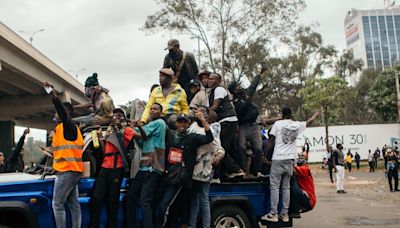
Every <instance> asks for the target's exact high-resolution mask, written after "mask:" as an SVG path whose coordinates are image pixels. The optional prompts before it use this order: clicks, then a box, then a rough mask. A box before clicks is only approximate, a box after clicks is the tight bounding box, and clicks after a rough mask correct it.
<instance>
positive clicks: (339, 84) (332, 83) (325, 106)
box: [300, 76, 347, 150]
mask: <svg viewBox="0 0 400 228" xmlns="http://www.w3.org/2000/svg"><path fill="white" fill-rule="evenodd" d="M345 88H347V82H346V81H345V80H344V79H343V78H341V77H339V76H334V77H330V78H324V79H309V80H307V81H306V84H305V87H304V88H303V89H302V90H301V91H300V93H301V94H302V96H303V97H304V101H305V104H304V106H305V107H306V108H307V109H310V110H315V109H322V114H323V122H324V125H325V144H326V149H327V150H328V146H329V145H328V133H329V132H328V126H329V124H331V123H333V122H334V117H335V115H331V114H332V113H334V112H332V111H331V110H333V111H335V108H336V107H338V106H339V105H340V100H341V99H342V98H343V96H344V94H345V92H346V90H345Z"/></svg>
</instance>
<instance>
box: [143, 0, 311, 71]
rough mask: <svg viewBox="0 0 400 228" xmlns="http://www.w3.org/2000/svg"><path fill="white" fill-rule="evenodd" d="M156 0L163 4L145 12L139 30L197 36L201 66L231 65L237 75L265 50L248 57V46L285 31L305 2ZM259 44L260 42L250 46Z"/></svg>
mask: <svg viewBox="0 0 400 228" xmlns="http://www.w3.org/2000/svg"><path fill="white" fill-rule="evenodd" d="M157 3H158V4H159V5H160V6H161V10H159V11H157V12H155V13H154V14H153V15H150V16H148V17H147V20H146V22H145V24H144V26H143V30H145V31H148V32H159V31H160V29H161V30H164V31H167V32H171V31H174V32H178V33H181V34H185V35H189V36H191V37H195V38H198V39H200V40H201V41H202V43H203V44H204V46H205V47H206V50H205V52H203V53H204V54H205V55H204V56H203V57H205V58H206V59H207V61H205V63H206V64H205V66H208V67H210V68H211V69H212V70H214V71H215V70H217V69H219V70H221V74H222V76H224V73H225V71H229V72H230V73H231V74H233V75H231V76H232V77H234V75H235V74H238V75H237V77H241V76H242V75H241V74H240V73H242V72H245V71H248V70H249V69H251V68H250V67H251V66H252V64H253V65H254V64H255V63H254V61H258V60H259V59H264V58H265V56H260V57H257V58H253V57H251V55H252V52H251V50H253V51H254V50H255V51H258V50H262V49H263V47H265V45H267V44H268V43H267V42H265V41H268V40H271V39H279V38H280V37H283V36H285V35H287V34H288V32H289V31H291V30H292V29H293V28H294V27H295V25H296V21H297V19H298V16H299V13H300V12H302V10H303V9H304V8H305V3H304V1H303V0H274V1H266V0H158V1H157ZM254 45H255V46H254ZM259 45H261V46H263V47H261V49H259V48H256V49H254V47H256V46H259ZM246 49H247V51H246V52H245V53H243V54H242V55H241V56H240V58H239V59H238V58H237V57H238V56H232V51H234V50H238V51H244V50H246ZM235 55H236V53H235ZM257 55H262V52H260V53H258V54H257ZM246 56H249V58H246ZM225 59H228V62H226V61H225ZM249 61H250V62H251V63H249V64H248V63H247V62H249ZM226 65H227V66H226ZM235 67H236V68H235Z"/></svg>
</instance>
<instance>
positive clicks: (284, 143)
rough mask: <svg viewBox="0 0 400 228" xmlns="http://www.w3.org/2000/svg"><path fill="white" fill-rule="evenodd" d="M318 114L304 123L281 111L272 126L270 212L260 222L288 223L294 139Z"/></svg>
mask: <svg viewBox="0 0 400 228" xmlns="http://www.w3.org/2000/svg"><path fill="white" fill-rule="evenodd" d="M319 114H320V113H319V112H315V113H314V115H313V116H312V117H311V118H310V119H308V120H307V121H306V122H299V121H294V120H292V109H290V108H287V107H285V108H283V109H282V120H278V121H276V122H275V123H274V125H273V126H272V129H271V131H270V137H269V140H270V141H271V143H273V144H274V152H273V155H272V165H271V173H270V176H269V178H270V192H271V210H270V211H269V213H268V214H266V215H264V216H263V217H261V219H262V220H266V221H270V222H278V219H279V218H280V219H281V220H282V221H283V222H289V215H288V209H289V202H290V178H291V176H292V174H293V164H294V159H295V154H296V152H297V145H296V139H297V137H298V135H299V134H301V133H302V132H303V131H304V130H305V129H306V127H307V126H310V125H311V123H312V122H314V120H315V119H316V118H317V117H318V116H319ZM280 188H281V189H282V202H283V206H282V210H281V212H280V214H279V218H278V202H279V189H280Z"/></svg>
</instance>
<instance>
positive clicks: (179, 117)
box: [176, 113, 190, 122]
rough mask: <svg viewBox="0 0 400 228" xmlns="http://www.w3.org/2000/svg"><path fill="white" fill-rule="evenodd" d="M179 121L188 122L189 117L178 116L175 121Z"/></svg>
mask: <svg viewBox="0 0 400 228" xmlns="http://www.w3.org/2000/svg"><path fill="white" fill-rule="evenodd" d="M180 120H185V121H186V122H190V117H189V116H188V115H186V114H183V113H181V114H178V116H177V117H176V121H180Z"/></svg>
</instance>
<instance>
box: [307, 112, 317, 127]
mask: <svg viewBox="0 0 400 228" xmlns="http://www.w3.org/2000/svg"><path fill="white" fill-rule="evenodd" d="M319 114H320V112H318V111H317V112H315V113H314V115H312V116H311V118H310V119H308V120H307V122H306V126H307V127H308V126H310V125H311V124H312V123H313V122H314V121H315V120H316V119H317V117H318V116H319Z"/></svg>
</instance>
